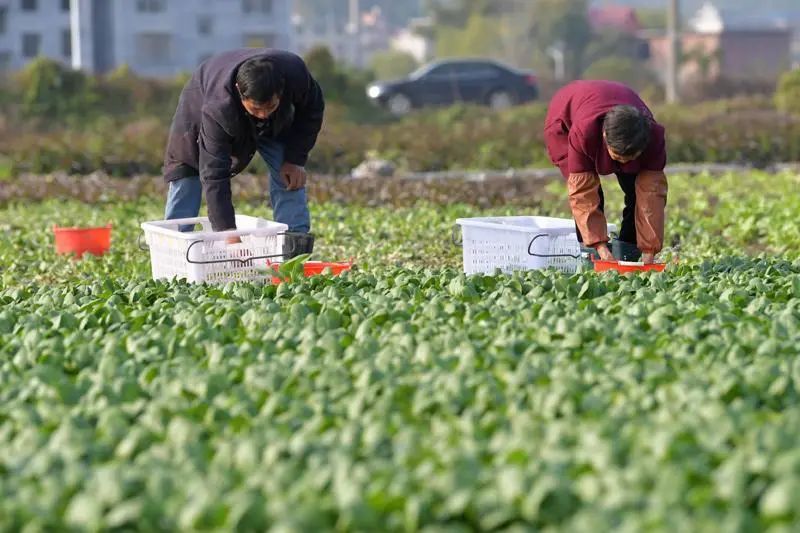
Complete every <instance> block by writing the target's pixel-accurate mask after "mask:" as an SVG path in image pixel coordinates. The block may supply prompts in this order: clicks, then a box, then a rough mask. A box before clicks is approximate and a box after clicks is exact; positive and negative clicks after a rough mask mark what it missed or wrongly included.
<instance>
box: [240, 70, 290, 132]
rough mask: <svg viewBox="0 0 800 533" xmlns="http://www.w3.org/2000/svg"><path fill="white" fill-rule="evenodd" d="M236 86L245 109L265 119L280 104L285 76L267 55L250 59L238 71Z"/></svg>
mask: <svg viewBox="0 0 800 533" xmlns="http://www.w3.org/2000/svg"><path fill="white" fill-rule="evenodd" d="M236 88H237V89H238V90H239V97H240V98H241V99H242V105H243V106H244V108H245V110H246V111H247V112H248V113H250V114H251V115H253V116H254V117H256V118H258V119H261V120H264V119H266V118H268V117H269V116H270V115H271V114H273V113H274V112H275V111H276V110H277V109H278V106H279V105H280V101H281V95H282V94H283V77H282V76H281V75H280V74H279V73H278V72H277V71H276V69H275V65H274V64H273V63H272V61H270V60H269V59H268V58H266V57H254V58H252V59H248V60H247V61H245V62H244V63H242V64H241V66H239V70H238V72H237V73H236Z"/></svg>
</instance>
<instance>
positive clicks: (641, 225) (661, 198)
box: [636, 170, 668, 254]
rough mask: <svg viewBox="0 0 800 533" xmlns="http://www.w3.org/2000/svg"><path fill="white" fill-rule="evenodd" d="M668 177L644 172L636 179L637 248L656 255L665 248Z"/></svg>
mask: <svg viewBox="0 0 800 533" xmlns="http://www.w3.org/2000/svg"><path fill="white" fill-rule="evenodd" d="M667 190H668V186H667V176H666V174H664V172H662V171H655V170H643V171H642V172H640V173H639V175H638V176H637V177H636V246H637V247H638V248H639V249H640V250H641V251H642V252H644V253H651V254H656V253H658V252H660V251H661V249H662V248H663V247H664V219H665V213H664V208H665V207H666V205H667Z"/></svg>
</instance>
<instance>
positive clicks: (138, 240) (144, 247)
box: [136, 233, 150, 252]
mask: <svg viewBox="0 0 800 533" xmlns="http://www.w3.org/2000/svg"><path fill="white" fill-rule="evenodd" d="M142 237H143V235H142V234H141V233H140V234H139V236H138V237H137V238H136V244H137V245H138V246H139V249H140V250H143V251H145V252H146V251H148V250H149V249H150V247H149V246H147V244H145V243H144V242H142Z"/></svg>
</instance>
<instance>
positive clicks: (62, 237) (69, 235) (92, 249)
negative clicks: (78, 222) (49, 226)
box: [53, 224, 111, 257]
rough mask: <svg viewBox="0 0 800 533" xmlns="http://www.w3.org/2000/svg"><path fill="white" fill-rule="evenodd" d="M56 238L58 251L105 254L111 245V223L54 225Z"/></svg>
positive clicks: (77, 253)
mask: <svg viewBox="0 0 800 533" xmlns="http://www.w3.org/2000/svg"><path fill="white" fill-rule="evenodd" d="M53 234H55V238H56V253H58V254H75V255H76V256H78V257H80V256H82V255H83V254H85V253H89V254H92V255H103V254H104V253H106V252H107V251H108V249H109V248H110V247H111V224H109V225H108V226H105V227H98V228H59V227H58V226H53Z"/></svg>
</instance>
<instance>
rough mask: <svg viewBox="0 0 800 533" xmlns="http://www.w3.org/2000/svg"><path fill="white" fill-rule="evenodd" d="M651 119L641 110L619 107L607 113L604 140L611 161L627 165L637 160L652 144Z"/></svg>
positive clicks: (625, 106) (631, 107) (604, 122)
mask: <svg viewBox="0 0 800 533" xmlns="http://www.w3.org/2000/svg"><path fill="white" fill-rule="evenodd" d="M650 128H651V122H650V118H649V117H648V116H647V115H645V114H644V113H643V112H642V111H641V110H640V109H638V108H636V107H633V106H630V105H618V106H616V107H614V108H613V109H612V110H611V111H609V112H608V113H606V118H605V119H604V120H603V139H605V141H606V146H607V147H608V155H610V156H611V159H613V160H614V161H618V162H620V163H627V162H629V161H633V160H634V159H637V158H638V157H639V156H640V155H641V154H642V152H643V151H644V149H645V148H647V144H648V143H649V142H650Z"/></svg>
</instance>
